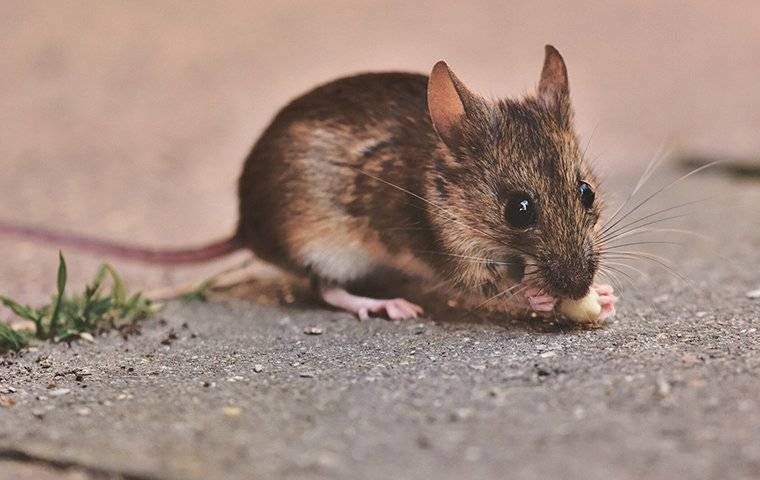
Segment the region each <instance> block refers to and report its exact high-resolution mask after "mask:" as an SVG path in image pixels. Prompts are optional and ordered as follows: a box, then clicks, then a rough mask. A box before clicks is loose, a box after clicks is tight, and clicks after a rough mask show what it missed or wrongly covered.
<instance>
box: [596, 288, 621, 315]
mask: <svg viewBox="0 0 760 480" xmlns="http://www.w3.org/2000/svg"><path fill="white" fill-rule="evenodd" d="M591 288H592V289H593V290H594V291H595V292H596V293H597V295H599V304H600V305H601V306H602V313H600V314H599V320H604V319H606V318H610V317H612V316H614V315H615V304H616V303H617V301H618V297H616V296H615V295H614V292H615V290H614V289H613V288H612V286H610V285H606V284H599V283H595V284H593V285H591Z"/></svg>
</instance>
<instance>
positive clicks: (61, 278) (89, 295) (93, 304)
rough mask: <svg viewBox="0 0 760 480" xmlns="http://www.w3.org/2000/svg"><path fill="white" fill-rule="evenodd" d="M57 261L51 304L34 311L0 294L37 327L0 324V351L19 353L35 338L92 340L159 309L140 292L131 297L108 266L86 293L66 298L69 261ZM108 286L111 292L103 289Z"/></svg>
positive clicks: (0, 299) (0, 297)
mask: <svg viewBox="0 0 760 480" xmlns="http://www.w3.org/2000/svg"><path fill="white" fill-rule="evenodd" d="M58 259H59V263H58V276H57V282H56V284H57V291H56V293H55V294H54V295H53V296H52V299H51V301H50V303H49V304H47V305H43V306H42V307H39V308H34V307H30V306H29V305H22V304H20V303H18V302H16V301H14V300H12V299H10V298H8V297H4V296H2V295H0V303H2V304H3V305H4V306H6V307H7V308H9V309H10V310H11V311H12V312H13V313H14V314H15V315H16V316H18V317H20V318H22V319H25V320H30V321H31V322H33V323H34V327H35V328H34V331H15V330H13V329H12V328H10V327H9V326H8V325H6V324H4V323H2V322H0V351H3V350H6V351H7V350H20V349H21V348H24V347H25V346H27V345H28V344H29V342H30V341H31V340H33V339H38V340H51V341H54V342H61V341H70V340H74V339H77V338H84V339H92V334H93V333H99V332H102V331H105V330H109V329H113V328H119V327H121V326H124V325H127V324H130V323H134V322H136V321H138V320H140V319H142V318H144V317H146V316H147V315H149V314H150V313H153V312H155V311H156V310H157V308H156V305H154V304H152V303H151V301H150V300H149V299H147V298H145V297H143V296H142V294H140V293H139V292H138V293H134V294H132V295H129V294H128V293H127V289H126V287H125V285H124V282H123V280H122V279H121V277H120V276H119V274H118V273H117V272H116V270H114V269H113V267H111V266H110V265H108V264H103V265H101V266H100V268H98V271H97V273H96V274H95V277H94V279H93V280H92V282H91V283H89V284H88V285H87V286H86V287H85V289H84V292H82V293H79V294H73V295H71V294H69V295H67V294H66V280H67V270H66V260H65V259H64V258H63V254H61V253H59V255H58ZM106 283H110V289H106V288H105V287H104V285H105V284H106Z"/></svg>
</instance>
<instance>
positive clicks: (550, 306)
mask: <svg viewBox="0 0 760 480" xmlns="http://www.w3.org/2000/svg"><path fill="white" fill-rule="evenodd" d="M525 298H526V299H527V300H528V303H529V304H530V308H532V309H533V310H534V311H536V312H541V313H544V312H551V311H552V310H554V306H555V305H556V304H557V299H556V298H555V297H552V296H551V295H548V294H547V293H546V292H544V291H543V290H541V289H538V288H536V287H529V288H528V289H526V290H525Z"/></svg>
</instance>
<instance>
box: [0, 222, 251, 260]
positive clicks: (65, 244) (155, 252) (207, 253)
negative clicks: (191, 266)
mask: <svg viewBox="0 0 760 480" xmlns="http://www.w3.org/2000/svg"><path fill="white" fill-rule="evenodd" d="M0 235H9V236H13V237H18V238H21V239H24V240H29V241H32V242H36V243H42V244H47V245H52V246H54V247H57V248H60V249H63V248H71V249H75V250H82V251H85V252H88V253H93V254H99V255H105V256H109V257H116V258H123V259H126V260H135V261H138V262H143V263H158V264H165V265H178V264H183V263H201V262H205V261H208V260H212V259H215V258H218V257H223V256H224V255H227V254H229V253H232V252H234V251H235V250H238V249H239V248H240V244H239V243H238V241H237V238H236V237H235V236H234V235H233V236H231V237H229V238H225V239H223V240H219V241H216V242H213V243H210V244H208V245H203V246H200V247H196V248H182V249H166V250H161V249H154V248H149V247H140V246H133V245H125V244H121V243H116V242H111V241H108V240H102V239H97V238H89V237H84V236H80V235H76V234H68V233H61V232H54V231H52V230H47V229H45V228H38V227H29V226H24V225H14V224H11V223H5V222H2V221H0Z"/></svg>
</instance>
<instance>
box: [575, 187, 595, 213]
mask: <svg viewBox="0 0 760 480" xmlns="http://www.w3.org/2000/svg"><path fill="white" fill-rule="evenodd" d="M578 192H579V193H580V195H581V203H582V204H583V208H585V209H586V210H590V209H591V207H592V206H594V198H596V194H595V193H594V189H593V188H591V185H589V184H588V183H586V182H578Z"/></svg>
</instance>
